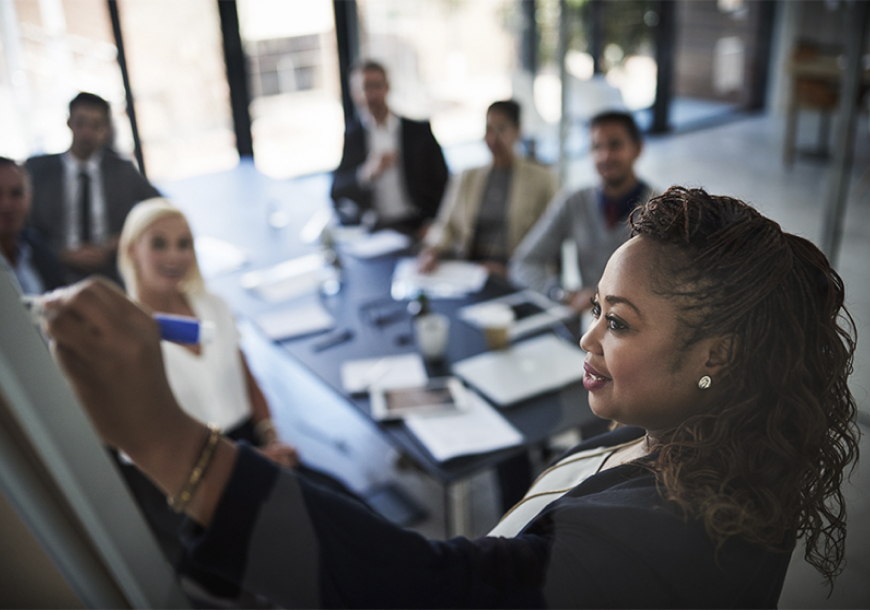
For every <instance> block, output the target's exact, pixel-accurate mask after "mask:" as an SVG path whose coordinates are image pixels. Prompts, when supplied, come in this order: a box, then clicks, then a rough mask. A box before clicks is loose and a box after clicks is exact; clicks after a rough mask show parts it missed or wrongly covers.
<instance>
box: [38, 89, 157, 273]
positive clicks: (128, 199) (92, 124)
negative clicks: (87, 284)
mask: <svg viewBox="0 0 870 610" xmlns="http://www.w3.org/2000/svg"><path fill="white" fill-rule="evenodd" d="M67 125H68V126H69V128H70V130H71V131H72V144H71V145H70V148H69V150H68V151H66V152H65V153H61V154H55V155H42V156H38V157H32V158H30V159H29V160H28V161H27V164H26V166H27V169H28V171H29V172H30V178H31V181H32V184H33V206H32V209H31V213H30V224H31V226H32V227H34V228H35V229H36V230H38V231H39V232H40V233H42V234H43V235H44V236H45V238H46V239H47V241H48V244H49V246H50V247H51V248H52V249H53V250H54V252H55V253H56V254H57V256H58V258H59V259H60V261H61V262H62V263H63V265H64V267H65V268H66V272H67V280H68V281H76V280H78V279H81V278H83V277H86V276H88V275H91V274H93V273H100V274H103V275H106V276H108V277H110V278H113V279H115V280H116V281H118V282H120V278H119V276H118V272H117V269H116V263H115V261H116V254H117V249H118V235H119V234H120V232H121V228H122V227H123V226H124V220H125V219H126V218H127V213H128V212H129V211H130V209H131V208H132V207H133V206H134V205H135V204H136V203H138V202H139V201H142V200H144V199H150V198H151V197H159V196H160V193H159V192H158V191H157V189H155V188H154V187H153V186H151V184H150V183H149V182H148V181H147V180H146V179H145V178H144V177H143V176H142V175H141V174H140V173H139V172H138V171H137V170H136V168H135V167H134V166H133V164H132V163H130V162H129V161H127V160H125V159H122V158H121V157H119V156H118V155H117V154H116V153H115V152H114V151H112V150H111V149H109V148H107V147H106V143H107V142H108V140H109V135H110V131H111V123H110V114H109V103H108V102H106V100H104V99H103V98H101V97H99V96H97V95H94V94H92V93H79V94H78V95H77V96H76V97H75V98H73V100H72V101H71V102H70V104H69V120H68V121H67Z"/></svg>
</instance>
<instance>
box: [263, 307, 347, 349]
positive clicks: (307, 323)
mask: <svg viewBox="0 0 870 610" xmlns="http://www.w3.org/2000/svg"><path fill="white" fill-rule="evenodd" d="M255 321H256V323H257V325H258V326H259V327H260V329H261V330H262V331H263V333H264V334H265V335H266V336H267V337H269V338H270V339H272V340H273V341H283V340H284V339H292V338H294V337H301V336H303V335H310V334H312V333H316V332H320V331H323V330H328V329H330V328H333V327H334V326H335V318H333V317H332V315H330V313H329V312H328V311H326V309H324V307H323V305H321V303H320V300H319V299H318V298H317V296H314V297H312V298H310V299H305V300H302V301H297V302H294V303H293V305H291V306H290V307H282V308H281V309H279V310H278V311H272V312H269V313H267V314H263V315H261V316H258V317H257V318H256V319H255Z"/></svg>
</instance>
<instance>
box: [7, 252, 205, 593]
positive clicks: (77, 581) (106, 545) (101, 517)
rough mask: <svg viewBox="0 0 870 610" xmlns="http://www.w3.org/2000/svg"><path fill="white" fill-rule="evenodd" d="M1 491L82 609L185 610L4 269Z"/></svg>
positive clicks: (52, 582)
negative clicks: (81, 605)
mask: <svg viewBox="0 0 870 610" xmlns="http://www.w3.org/2000/svg"><path fill="white" fill-rule="evenodd" d="M0 494H2V495H3V496H4V497H5V500H6V501H7V502H8V504H9V505H11V506H12V508H13V509H14V510H15V511H16V512H17V513H18V515H19V517H20V518H21V520H22V521H23V522H24V523H25V524H26V525H27V527H28V529H29V531H30V533H31V535H32V538H33V539H35V540H36V541H37V542H38V543H39V545H40V546H41V547H42V549H44V551H45V553H46V554H47V555H48V557H49V558H50V560H51V561H52V562H53V564H54V566H55V567H56V568H57V572H59V573H60V574H61V575H62V577H63V579H65V580H66V582H67V584H68V585H69V587H70V589H71V590H72V591H73V592H74V594H75V595H76V596H77V597H78V598H79V600H80V601H81V603H82V604H83V605H84V606H87V607H92V608H94V607H97V608H123V607H136V608H181V607H189V602H188V601H187V599H186V598H185V597H184V595H183V594H182V592H181V589H180V587H179V585H178V582H177V581H176V579H175V575H174V574H173V571H172V568H171V567H170V566H169V564H168V563H167V562H166V560H165V559H164V557H163V555H162V553H161V551H160V549H159V547H158V545H157V542H156V541H155V540H154V538H153V536H152V535H151V531H150V530H149V528H148V526H147V524H146V523H145V520H144V518H143V517H142V515H141V513H140V512H139V509H138V507H137V506H136V504H135V502H134V500H133V499H132V498H131V496H130V495H129V493H128V491H127V488H126V486H125V484H124V482H123V480H122V478H121V475H120V473H119V472H118V470H117V467H116V466H115V464H114V463H113V462H112V460H111V459H110V457H109V455H108V453H107V451H106V449H105V448H104V446H103V445H102V443H101V442H100V440H99V438H98V437H97V435H96V432H94V430H93V428H92V426H91V424H90V422H89V420H88V418H87V415H86V414H85V413H84V411H83V410H82V408H81V406H80V405H79V403H78V401H77V399H76V397H75V396H74V394H73V393H72V390H71V388H70V386H69V384H68V383H67V381H66V379H65V378H64V377H63V375H62V373H61V372H60V370H59V368H58V366H57V365H56V363H55V362H54V360H53V359H52V357H51V355H50V353H49V350H48V347H47V345H46V344H45V341H44V340H43V338H42V336H41V334H40V333H39V331H38V330H37V329H36V328H35V326H34V325H33V324H32V322H31V321H30V316H29V315H28V313H27V312H26V311H25V309H24V307H23V306H22V304H21V300H20V297H19V293H18V292H17V290H16V288H15V286H14V285H13V279H12V276H11V275H10V274H9V272H8V271H7V270H6V269H4V268H2V267H0ZM7 544H10V543H9V542H8V541H7V540H4V542H3V543H2V546H3V549H2V552H3V553H4V554H7V557H9V556H10V555H9V554H12V556H15V555H14V554H15V553H16V552H17V549H15V548H8V547H7ZM20 556H21V557H22V561H26V557H28V555H27V554H26V553H24V552H22V553H21V555H20ZM40 566H43V567H42V568H41V567H40ZM36 570H41V571H43V572H46V573H45V574H44V578H45V580H46V582H45V586H46V587H51V586H52V585H56V584H57V583H56V581H57V574H56V573H55V574H50V573H48V572H47V571H45V570H44V563H43V564H39V563H38V562H34V564H33V568H32V571H34V572H35V571H36ZM40 576H41V575H40ZM52 579H53V580H52ZM0 596H2V592H0ZM0 601H2V600H0ZM34 602H38V600H34Z"/></svg>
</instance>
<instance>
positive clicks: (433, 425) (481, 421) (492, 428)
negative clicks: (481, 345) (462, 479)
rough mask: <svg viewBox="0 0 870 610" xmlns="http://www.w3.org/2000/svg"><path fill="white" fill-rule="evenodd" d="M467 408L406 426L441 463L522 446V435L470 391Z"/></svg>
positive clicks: (410, 419) (409, 421)
mask: <svg viewBox="0 0 870 610" xmlns="http://www.w3.org/2000/svg"><path fill="white" fill-rule="evenodd" d="M466 406H467V408H466V409H464V410H462V411H456V412H452V413H448V414H436V415H411V416H407V417H405V425H406V426H408V428H409V429H410V430H411V432H412V433H413V434H414V436H416V437H417V439H418V440H419V441H420V442H421V443H422V444H423V446H424V447H426V449H427V450H428V451H429V453H431V454H432V457H433V458H435V459H436V460H437V461H439V462H444V461H446V460H449V459H451V458H455V457H459V456H463V455H474V454H478V453H487V452H489V451H496V450H498V449H507V448H508V447H515V446H516V445H519V444H521V443H522V442H523V435H522V434H520V432H519V431H518V430H517V429H516V428H514V427H513V426H512V425H511V424H510V422H508V421H507V420H506V419H505V418H504V417H502V415H501V414H500V413H498V412H497V411H496V410H495V409H493V408H492V407H491V406H490V404H489V403H488V402H486V400H484V399H483V398H481V397H480V395H478V394H477V393H476V392H474V391H472V390H469V391H468V400H467V401H466Z"/></svg>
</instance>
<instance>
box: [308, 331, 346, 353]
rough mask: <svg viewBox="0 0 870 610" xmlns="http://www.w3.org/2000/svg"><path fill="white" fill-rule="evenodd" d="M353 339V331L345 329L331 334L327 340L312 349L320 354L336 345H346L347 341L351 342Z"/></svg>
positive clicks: (321, 341)
mask: <svg viewBox="0 0 870 610" xmlns="http://www.w3.org/2000/svg"><path fill="white" fill-rule="evenodd" d="M351 339H353V331H352V330H350V329H349V328H343V329H341V330H338V331H335V332H333V333H330V334H329V335H327V336H326V337H325V338H323V339H321V340H320V341H318V342H317V343H315V344H314V345H312V346H311V349H313V350H314V351H315V352H320V351H323V350H325V349H328V348H330V347H333V346H335V345H339V344H340V343H344V342H345V341H350V340H351Z"/></svg>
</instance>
